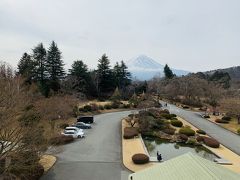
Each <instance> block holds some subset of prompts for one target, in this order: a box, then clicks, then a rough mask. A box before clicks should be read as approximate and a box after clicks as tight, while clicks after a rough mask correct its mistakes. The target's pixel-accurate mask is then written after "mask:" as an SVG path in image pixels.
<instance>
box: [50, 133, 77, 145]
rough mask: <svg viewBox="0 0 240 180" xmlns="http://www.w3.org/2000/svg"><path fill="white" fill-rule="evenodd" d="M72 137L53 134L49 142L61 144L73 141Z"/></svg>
mask: <svg viewBox="0 0 240 180" xmlns="http://www.w3.org/2000/svg"><path fill="white" fill-rule="evenodd" d="M73 141H74V138H73V137H72V136H63V135H60V136H55V137H53V138H51V139H50V141H49V143H50V144H52V145H63V144H67V143H70V142H73Z"/></svg>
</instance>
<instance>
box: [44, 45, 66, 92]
mask: <svg viewBox="0 0 240 180" xmlns="http://www.w3.org/2000/svg"><path fill="white" fill-rule="evenodd" d="M46 66H47V71H48V73H49V80H50V88H51V89H52V90H54V91H57V90H59V89H60V80H61V79H63V77H64V75H65V73H64V69H63V66H64V64H63V61H62V56H61V52H60V50H59V49H58V47H57V44H56V43H55V42H54V41H52V43H51V45H50V47H49V49H48V52H47V64H46Z"/></svg>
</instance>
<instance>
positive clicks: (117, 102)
mask: <svg viewBox="0 0 240 180" xmlns="http://www.w3.org/2000/svg"><path fill="white" fill-rule="evenodd" d="M120 104H121V102H120V101H113V102H112V104H111V106H112V108H113V109H118V108H119V106H120Z"/></svg>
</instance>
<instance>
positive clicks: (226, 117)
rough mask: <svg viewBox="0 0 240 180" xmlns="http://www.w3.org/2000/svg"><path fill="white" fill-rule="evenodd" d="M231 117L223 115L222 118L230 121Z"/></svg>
mask: <svg viewBox="0 0 240 180" xmlns="http://www.w3.org/2000/svg"><path fill="white" fill-rule="evenodd" d="M231 119H232V118H231V117H229V116H223V117H222V120H225V121H230V120H231Z"/></svg>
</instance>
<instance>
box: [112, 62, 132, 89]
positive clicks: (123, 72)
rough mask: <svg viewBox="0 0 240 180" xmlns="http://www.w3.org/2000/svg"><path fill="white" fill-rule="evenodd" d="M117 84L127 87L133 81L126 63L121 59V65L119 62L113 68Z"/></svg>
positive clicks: (122, 87) (121, 87) (120, 86)
mask: <svg viewBox="0 0 240 180" xmlns="http://www.w3.org/2000/svg"><path fill="white" fill-rule="evenodd" d="M113 72H114V78H115V82H116V86H117V87H119V88H120V89H125V87H126V86H128V85H129V84H130V83H131V79H130V78H131V74H130V72H128V70H127V66H126V64H125V63H124V62H123V61H121V65H119V63H118V62H117V63H116V65H115V66H114V68H113Z"/></svg>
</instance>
